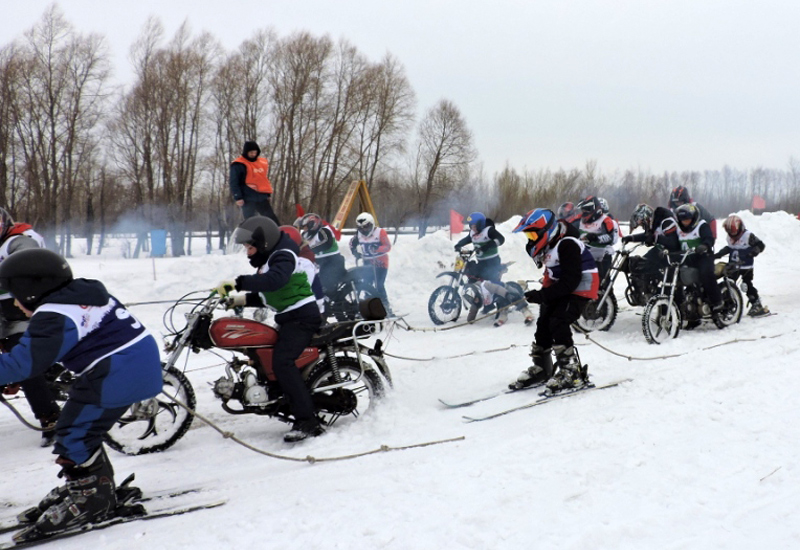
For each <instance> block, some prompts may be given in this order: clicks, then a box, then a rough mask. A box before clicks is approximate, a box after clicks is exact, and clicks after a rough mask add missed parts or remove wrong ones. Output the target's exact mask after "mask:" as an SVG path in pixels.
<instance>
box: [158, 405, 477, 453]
mask: <svg viewBox="0 0 800 550" xmlns="http://www.w3.org/2000/svg"><path fill="white" fill-rule="evenodd" d="M162 395H166V396H167V397H168V398H169V399H170V400H171V401H172V402H173V403H176V404H177V405H178V406H180V407H182V408H184V409H186V411H188V412H189V414H191V415H192V416H194V417H195V418H199V419H200V420H202V421H203V422H205V423H206V424H208V425H209V426H211V427H212V428H213V429H214V430H216V431H217V432H218V433H220V434H221V435H222V437H224V438H225V439H230V440H231V441H235V442H236V443H238V444H239V445H241V446H242V447H244V448H246V449H249V450H251V451H253V452H256V453H258V454H261V455H264V456H268V457H270V458H276V459H278V460H289V461H292V462H308V463H309V464H314V463H316V462H336V461H340V460H350V459H353V458H361V457H363V456H368V455H373V454H377V453H385V452H389V451H405V450H407V449H417V448H422V447H430V446H431V445H441V444H443V443H454V442H456V441H463V440H465V439H466V438H465V437H464V436H463V435H462V436H459V437H454V438H451V439H441V440H438V441H426V442H424V443H415V444H412V445H404V446H402V447H391V446H389V445H381V446H380V447H378V448H377V449H373V450H371V451H364V452H361V453H354V454H350V455H342V456H329V457H321V458H319V457H314V456H311V455H309V456H306V457H304V458H301V457H295V456H286V455H279V454H276V453H271V452H269V451H265V450H263V449H259V448H257V447H254V446H253V445H250V444H249V443H247V442H246V441H243V440H241V439H239V438H238V437H237V436H236V434H234V433H233V432H229V431H226V430H223V429H222V428H220V427H219V426H217V425H216V424H215V423H214V422H212V421H211V420H209V419H208V418H206V417H205V416H203V415H202V414H200V413H198V412H197V411H195V410H193V409H192V408H191V407H189V406H188V405H186V404H185V403H182V402H181V401H180V400H179V399H176V398H175V397H173V396H171V395H168V394H166V393H164V392H162Z"/></svg>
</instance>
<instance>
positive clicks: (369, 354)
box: [112, 294, 395, 454]
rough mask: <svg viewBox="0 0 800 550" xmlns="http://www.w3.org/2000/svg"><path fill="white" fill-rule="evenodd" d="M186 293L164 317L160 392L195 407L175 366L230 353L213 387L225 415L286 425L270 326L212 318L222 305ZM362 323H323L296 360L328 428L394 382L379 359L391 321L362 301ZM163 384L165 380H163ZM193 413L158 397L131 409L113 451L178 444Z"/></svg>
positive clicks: (286, 412) (287, 419)
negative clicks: (191, 355) (181, 321)
mask: <svg viewBox="0 0 800 550" xmlns="http://www.w3.org/2000/svg"><path fill="white" fill-rule="evenodd" d="M189 296H191V295H187V296H184V297H183V298H181V299H180V300H178V301H177V302H176V303H175V304H174V305H172V306H171V307H170V308H169V309H168V310H167V311H166V312H165V314H164V325H165V326H166V327H167V330H168V331H169V335H168V337H167V344H166V345H165V351H166V352H167V353H168V356H167V360H166V361H165V363H164V364H163V369H164V372H165V373H173V374H178V375H180V376H172V377H171V378H170V382H171V383H170V384H165V388H164V390H165V393H166V394H167V395H168V396H169V395H173V396H175V397H176V398H178V399H180V400H182V401H183V402H184V403H187V401H189V402H190V403H191V405H194V390H193V389H192V386H191V384H190V383H189V380H188V379H187V378H186V377H185V376H184V375H183V372H182V370H183V369H185V367H186V364H187V363H188V356H187V357H186V359H185V360H184V365H183V367H182V368H179V367H178V366H177V364H178V360H179V359H180V357H181V355H182V354H183V352H184V350H186V349H189V350H191V351H193V352H195V353H199V352H201V351H204V350H208V351H210V352H212V353H215V354H217V355H219V352H226V353H230V358H229V359H226V361H227V362H226V364H225V376H222V377H221V378H219V379H218V380H217V381H216V382H214V384H213V387H212V390H213V392H214V395H215V396H216V397H217V398H218V399H220V400H221V401H222V408H223V409H224V410H225V411H226V412H228V413H230V414H255V415H260V416H271V417H274V418H277V419H278V420H282V421H285V422H292V421H293V420H294V419H293V417H292V415H291V413H290V411H289V406H288V401H287V399H286V396H285V395H284V394H283V392H282V391H281V390H280V386H279V385H278V383H277V380H276V379H275V375H274V373H273V371H272V353H273V348H274V345H275V342H277V339H278V331H277V330H275V329H274V328H272V327H270V326H268V325H265V324H263V323H260V322H258V321H255V320H252V319H245V318H244V317H242V316H241V315H234V316H231V315H230V314H228V315H225V316H217V318H215V315H216V314H218V313H219V312H221V311H222V308H221V302H222V300H221V299H220V298H219V297H218V296H217V295H216V294H212V295H210V296H206V297H204V298H200V299H193V298H190V297H189ZM375 300H377V303H375ZM187 306H188V307H189V308H190V310H189V312H188V313H185V319H186V324H185V325H184V326H183V328H180V329H176V328H175V322H174V318H175V317H176V316H179V313H178V311H179V310H180V311H185V308H186V307H187ZM361 315H362V317H364V319H360V320H354V321H347V322H343V323H334V324H330V325H324V326H323V327H322V328H321V329H320V332H319V333H318V334H316V335H315V336H314V339H313V340H312V342H311V345H310V346H309V347H307V348H306V349H305V350H304V351H303V353H302V355H301V356H300V357H299V358H298V359H297V362H296V364H297V368H298V369H300V371H301V373H302V376H303V379H304V380H305V382H306V385H307V386H308V389H309V391H310V392H311V397H312V400H313V402H314V405H315V406H316V409H317V416H318V418H319V419H320V421H321V422H322V423H323V424H324V425H326V426H332V425H333V424H334V423H336V422H338V421H340V420H342V421H345V420H347V419H351V420H355V419H357V418H358V417H360V416H361V415H363V414H364V413H366V412H367V411H368V410H369V409H370V408H371V406H372V405H373V404H374V402H375V401H376V400H377V399H378V398H379V397H381V396H382V395H383V394H384V392H385V389H386V386H387V385H388V386H389V387H391V384H392V377H391V374H390V372H389V367H388V366H387V365H386V362H385V360H384V357H383V341H382V340H381V339H378V338H377V336H378V335H379V334H380V333H382V332H389V331H391V329H392V328H393V326H394V323H395V321H393V320H391V319H385V315H386V312H385V310H384V309H383V306H382V304H381V303H380V300H378V299H377V298H376V299H373V300H371V301H369V302H364V303H362V308H361ZM166 381H167V379H166V377H165V382H166ZM193 418H194V417H193V416H192V415H191V414H187V413H186V411H184V410H183V409H181V408H180V407H178V406H177V405H175V403H172V402H171V401H170V399H169V398H168V397H167V398H165V396H163V395H161V396H159V398H158V399H152V400H149V401H146V402H142V403H137V404H135V405H133V406H132V407H131V409H130V410H129V411H128V413H126V415H125V416H123V418H122V419H121V420H120V421H119V423H118V425H117V426H115V428H114V429H113V430H112V432H113V435H114V441H115V445H113V446H114V448H116V449H117V450H120V451H122V452H125V453H128V454H143V453H149V452H154V451H160V450H163V449H166V448H168V447H170V446H172V445H173V444H175V442H177V441H178V440H179V439H180V438H181V437H183V435H184V434H185V433H186V431H187V430H188V429H189V426H190V425H191V423H192V420H193Z"/></svg>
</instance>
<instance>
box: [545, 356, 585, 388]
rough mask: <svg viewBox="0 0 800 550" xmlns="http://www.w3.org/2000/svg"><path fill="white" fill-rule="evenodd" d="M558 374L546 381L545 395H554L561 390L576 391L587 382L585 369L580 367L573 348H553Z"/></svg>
mask: <svg viewBox="0 0 800 550" xmlns="http://www.w3.org/2000/svg"><path fill="white" fill-rule="evenodd" d="M553 352H554V353H555V356H556V366H557V367H558V372H556V373H555V375H554V376H553V377H552V378H551V379H550V380H548V382H547V390H546V391H547V393H549V394H551V395H552V394H554V393H558V392H560V391H563V390H571V389H577V388H580V387H582V386H585V385H586V383H587V380H588V374H587V372H586V368H584V367H582V366H581V361H580V359H579V358H578V353H577V351H575V347H574V346H553Z"/></svg>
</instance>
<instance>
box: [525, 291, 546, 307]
mask: <svg viewBox="0 0 800 550" xmlns="http://www.w3.org/2000/svg"><path fill="white" fill-rule="evenodd" d="M525 300H526V301H527V302H528V303H529V304H541V303H542V291H541V290H529V291H528V292H526V293H525Z"/></svg>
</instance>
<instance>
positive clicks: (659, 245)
mask: <svg viewBox="0 0 800 550" xmlns="http://www.w3.org/2000/svg"><path fill="white" fill-rule="evenodd" d="M639 227H641V228H642V230H643V232H641V233H634V234H631V235H626V236H624V237H622V242H623V243H630V242H638V243H644V244H645V245H646V246H650V247H652V248H651V249H650V250H648V251H647V252H646V253H645V254H644V255H643V256H630V257H629V258H628V263H629V269H630V273H631V284H632V285H633V287H634V290H635V294H636V296H637V297H641V300H640V302H641V303H640V304H639V305H645V302H646V300H647V296H648V295H649V294H651V292H650V291H649V289H653V288H654V286H655V285H657V284H658V282H657V281H658V278H659V276H660V274H661V271H662V270H663V269H664V268H666V266H667V259H666V258H665V257H664V254H665V253H667V254H668V253H670V252H680V249H681V243H680V241H679V240H678V224H677V221H676V220H675V217H674V216H673V215H672V212H671V211H670V210H669V209H667V208H665V207H663V206H658V207H656V209H655V210H653V208H652V207H651V206H650V205H648V204H644V203H641V204H637V205H636V208H635V209H634V211H633V214H631V222H630V232H631V233H633V232H634V231H635V230H636V229H637V228H639Z"/></svg>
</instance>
